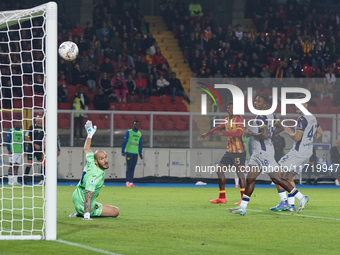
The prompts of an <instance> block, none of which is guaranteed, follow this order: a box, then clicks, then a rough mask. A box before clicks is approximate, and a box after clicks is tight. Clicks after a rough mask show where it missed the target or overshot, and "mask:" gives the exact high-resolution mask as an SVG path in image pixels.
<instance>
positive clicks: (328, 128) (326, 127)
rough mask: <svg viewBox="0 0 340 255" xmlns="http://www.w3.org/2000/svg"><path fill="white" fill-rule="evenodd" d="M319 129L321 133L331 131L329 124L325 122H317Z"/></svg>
mask: <svg viewBox="0 0 340 255" xmlns="http://www.w3.org/2000/svg"><path fill="white" fill-rule="evenodd" d="M318 123H319V125H320V127H321V128H322V130H323V131H326V130H331V127H330V126H329V124H328V123H327V122H325V121H319V122H318Z"/></svg>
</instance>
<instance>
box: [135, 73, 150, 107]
mask: <svg viewBox="0 0 340 255" xmlns="http://www.w3.org/2000/svg"><path fill="white" fill-rule="evenodd" d="M135 83H136V91H137V93H138V95H139V99H140V101H141V102H146V101H147V100H148V98H149V89H148V85H147V82H146V79H145V78H143V76H142V73H137V77H136V78H135ZM143 95H144V98H143Z"/></svg>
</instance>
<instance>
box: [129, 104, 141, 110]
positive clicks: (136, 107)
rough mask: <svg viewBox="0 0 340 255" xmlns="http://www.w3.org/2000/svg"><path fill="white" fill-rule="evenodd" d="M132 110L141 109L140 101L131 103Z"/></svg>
mask: <svg viewBox="0 0 340 255" xmlns="http://www.w3.org/2000/svg"><path fill="white" fill-rule="evenodd" d="M130 110H131V111H140V110H141V107H140V104H139V103H130Z"/></svg>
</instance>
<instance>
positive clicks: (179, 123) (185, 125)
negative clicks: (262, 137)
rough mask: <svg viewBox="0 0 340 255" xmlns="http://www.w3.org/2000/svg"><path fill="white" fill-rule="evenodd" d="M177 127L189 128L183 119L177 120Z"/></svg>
mask: <svg viewBox="0 0 340 255" xmlns="http://www.w3.org/2000/svg"><path fill="white" fill-rule="evenodd" d="M188 126H189V125H188ZM175 127H176V129H177V130H187V129H188V128H187V123H186V122H184V121H183V120H178V121H176V123H175Z"/></svg>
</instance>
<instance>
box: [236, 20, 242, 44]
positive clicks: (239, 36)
mask: <svg viewBox="0 0 340 255" xmlns="http://www.w3.org/2000/svg"><path fill="white" fill-rule="evenodd" d="M235 36H236V38H237V39H238V40H239V41H240V40H241V39H242V38H243V31H242V26H241V25H240V24H238V25H237V26H236V32H235Z"/></svg>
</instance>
